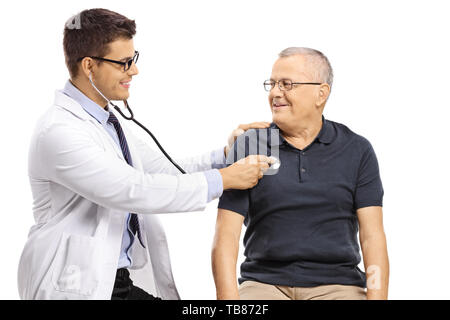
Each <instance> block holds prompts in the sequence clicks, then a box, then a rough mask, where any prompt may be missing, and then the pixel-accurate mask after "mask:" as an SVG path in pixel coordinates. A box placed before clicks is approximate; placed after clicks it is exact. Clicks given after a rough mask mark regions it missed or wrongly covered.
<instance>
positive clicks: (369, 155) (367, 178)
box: [355, 140, 384, 210]
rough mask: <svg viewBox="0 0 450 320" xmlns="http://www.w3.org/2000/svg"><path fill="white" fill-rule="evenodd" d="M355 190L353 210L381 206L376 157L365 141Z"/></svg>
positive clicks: (380, 184)
mask: <svg viewBox="0 0 450 320" xmlns="http://www.w3.org/2000/svg"><path fill="white" fill-rule="evenodd" d="M363 150H364V151H363V154H362V157H361V162H360V165H359V170H358V178H357V182H356V190H355V209H356V210H357V209H360V208H364V207H370V206H382V205H383V194H384V191H383V185H382V183H381V177H380V170H379V167H378V161H377V157H376V155H375V151H374V150H373V148H372V145H371V144H370V142H369V141H367V140H365V143H364V148H363Z"/></svg>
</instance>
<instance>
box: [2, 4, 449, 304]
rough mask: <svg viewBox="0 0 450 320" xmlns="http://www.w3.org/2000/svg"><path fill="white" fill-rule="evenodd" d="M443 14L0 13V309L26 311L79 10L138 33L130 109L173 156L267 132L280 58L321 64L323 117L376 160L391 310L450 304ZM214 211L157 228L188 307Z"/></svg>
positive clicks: (276, 7)
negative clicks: (410, 303)
mask: <svg viewBox="0 0 450 320" xmlns="http://www.w3.org/2000/svg"><path fill="white" fill-rule="evenodd" d="M447 3H448V2H447V1H422V2H418V1H376V2H375V1H373V2H368V1H324V0H323V1H317V2H313V1H299V0H297V1H254V2H252V1H192V0H191V1H145V2H144V1H92V0H90V1H72V2H69V1H29V2H24V1H12V2H11V1H8V2H7V4H6V3H2V8H1V13H0V15H1V21H0V23H1V26H0V30H1V41H2V45H1V51H0V52H1V57H0V58H1V59H0V70H1V77H0V88H1V101H0V107H1V109H2V117H1V122H0V130H1V133H0V137H1V143H2V152H1V157H0V161H1V165H0V170H1V185H0V187H1V190H0V191H1V192H0V196H1V205H2V209H1V220H0V228H1V229H0V257H1V258H0V259H1V263H0V274H1V286H0V298H2V299H17V298H18V292H17V285H16V283H17V280H16V279H17V266H18V261H19V258H20V254H21V251H22V248H23V245H24V244H25V241H26V238H27V234H28V230H29V228H30V227H31V225H32V224H33V217H32V211H31V207H32V198H31V192H30V188H29V184H28V177H27V153H28V144H29V140H30V137H31V132H32V129H33V127H34V124H35V122H36V120H37V118H38V116H39V115H40V114H42V113H43V112H44V111H45V110H46V109H47V108H48V107H49V106H50V105H51V103H52V102H53V97H54V90H55V89H60V88H62V87H63V86H64V83H65V81H66V80H67V78H68V72H67V70H66V67H65V64H64V56H63V48H62V34H63V26H64V23H65V22H66V20H67V19H68V18H69V17H70V16H72V15H73V14H76V13H78V12H79V11H81V10H83V9H87V8H95V7H105V8H108V9H111V10H114V11H117V12H120V13H122V14H124V15H126V16H127V17H129V18H131V19H135V20H136V23H137V36H136V37H135V47H136V49H137V50H139V51H140V52H141V55H140V60H139V62H138V67H139V70H140V74H139V75H138V76H136V77H135V79H134V80H133V83H132V89H131V98H130V100H129V102H130V105H131V106H132V107H134V111H135V115H136V118H137V119H139V120H140V121H142V122H143V123H144V124H146V125H147V126H148V127H149V128H150V129H151V130H152V131H153V133H154V134H155V135H156V136H157V137H158V138H159V140H160V142H161V144H162V145H163V146H165V148H166V150H167V151H168V152H169V153H170V154H171V155H173V156H174V157H179V156H183V155H194V154H199V153H202V152H204V151H208V150H211V149H213V148H219V147H223V146H224V144H225V142H226V139H227V137H228V134H229V133H230V132H231V130H232V129H233V128H235V127H236V126H237V125H239V124H240V123H247V122H253V121H262V120H266V121H270V120H271V113H270V110H269V105H268V102H267V96H266V93H265V92H264V90H263V87H262V82H263V80H265V79H267V78H269V77H270V72H271V68H272V64H273V62H274V61H275V59H276V57H277V54H278V52H280V51H281V50H282V49H284V48H286V47H289V46H307V47H312V48H316V49H319V50H321V51H322V52H324V53H325V54H326V55H327V56H328V58H329V59H330V61H331V64H332V66H333V68H334V72H335V82H334V87H333V90H332V93H331V97H330V99H329V101H328V104H327V106H326V108H325V112H324V114H325V117H326V118H328V119H331V120H334V121H337V122H341V123H344V124H346V125H347V126H348V127H350V128H351V129H352V130H353V131H355V132H357V133H359V134H361V135H363V136H365V137H366V138H367V139H369V140H370V141H371V143H372V145H373V146H374V148H375V151H376V153H377V156H378V160H379V164H380V170H381V175H382V180H383V185H384V189H385V198H384V225H385V231H386V235H387V240H388V251H389V258H390V265H391V276H390V298H391V299H449V298H450V293H449V291H448V287H449V286H450V276H449V273H448V269H449V264H450V258H449V250H448V245H449V243H450V241H449V240H450V231H449V228H450V217H449V213H450V212H449V208H448V203H449V195H448V191H449V188H448V184H449V178H450V174H449V170H448V163H449V160H450V159H449V152H448V146H449V137H450V135H449V134H448V129H447V128H448V121H449V119H448V118H449V115H450V112H449V107H450V105H449V99H448V92H449V90H448V86H449V71H450V63H449V60H448V59H449V56H450V48H449V44H448V30H449V29H450V23H449V22H448V21H449V19H448V13H449V6H448V4H447ZM138 130H140V129H139V128H136V132H139V131H138ZM139 134H140V133H139ZM141 136H142V137H143V138H144V139H147V140H146V141H149V143H151V139H150V138H149V137H147V136H145V133H143V134H142V135H141ZM152 146H154V144H153V143H152ZM154 147H155V148H156V146H154ZM216 208H217V200H216V201H213V202H212V203H210V204H209V205H208V207H207V209H206V210H205V212H198V213H180V214H172V215H167V216H162V217H161V218H162V219H163V222H164V224H165V226H166V231H167V233H168V238H169V245H170V250H171V257H172V263H173V270H174V276H175V280H176V282H177V285H178V289H179V292H180V294H181V297H182V298H183V299H214V298H215V288H214V282H213V278H212V273H211V267H210V265H211V261H210V250H211V244H212V239H213V235H214V225H215V219H216V213H217V209H216ZM240 261H242V251H241V255H240Z"/></svg>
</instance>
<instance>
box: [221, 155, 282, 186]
mask: <svg viewBox="0 0 450 320" xmlns="http://www.w3.org/2000/svg"><path fill="white" fill-rule="evenodd" d="M274 162H275V159H274V158H269V157H267V156H263V155H250V156H248V157H246V158H243V159H241V160H239V161H237V162H235V163H234V164H232V165H231V166H229V167H226V168H223V169H220V170H219V172H220V174H221V175H222V181H223V190H227V189H240V190H245V189H249V188H253V187H254V186H256V184H257V183H258V181H259V179H261V178H262V177H263V173H264V172H265V171H266V170H267V169H268V168H269V165H270V164H273V163H274Z"/></svg>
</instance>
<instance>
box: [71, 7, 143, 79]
mask: <svg viewBox="0 0 450 320" xmlns="http://www.w3.org/2000/svg"><path fill="white" fill-rule="evenodd" d="M135 34H136V23H135V22H134V20H130V19H128V18H127V17H125V16H123V15H121V14H119V13H117V12H114V11H110V10H108V9H89V10H84V11H82V12H80V13H78V14H77V15H75V16H73V17H71V18H70V19H69V20H68V21H67V22H66V25H65V27H64V40H63V47H64V57H65V60H66V65H67V68H68V69H69V73H70V77H71V78H74V77H76V76H77V74H78V64H79V62H80V61H79V59H80V58H83V57H86V56H97V57H104V56H105V55H107V54H108V53H109V43H111V42H113V41H115V40H118V39H132V38H133V36H134V35H135Z"/></svg>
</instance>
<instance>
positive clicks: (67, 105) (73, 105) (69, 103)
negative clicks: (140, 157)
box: [55, 90, 125, 161]
mask: <svg viewBox="0 0 450 320" xmlns="http://www.w3.org/2000/svg"><path fill="white" fill-rule="evenodd" d="M55 105H57V106H59V107H61V108H63V109H65V110H67V111H69V112H71V113H72V114H73V115H75V116H76V117H78V118H80V119H83V120H85V121H89V122H90V123H92V124H93V125H94V126H95V127H96V128H97V133H99V135H100V137H101V139H102V141H103V142H106V144H107V145H109V146H110V148H111V149H113V150H114V151H115V153H116V154H117V156H118V157H119V158H120V159H122V160H124V161H125V158H124V157H123V153H122V149H120V147H119V146H118V145H117V144H116V143H115V141H114V140H113V138H112V137H111V136H110V135H109V134H108V132H106V131H105V129H104V128H103V127H102V126H101V124H100V123H98V121H97V120H95V119H94V118H93V117H92V116H91V115H90V114H88V113H87V112H86V111H85V110H84V109H83V107H82V106H81V105H80V104H79V103H78V102H76V101H75V100H73V99H72V98H70V97H69V96H67V95H66V94H64V93H63V92H62V91H59V90H56V92H55Z"/></svg>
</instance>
